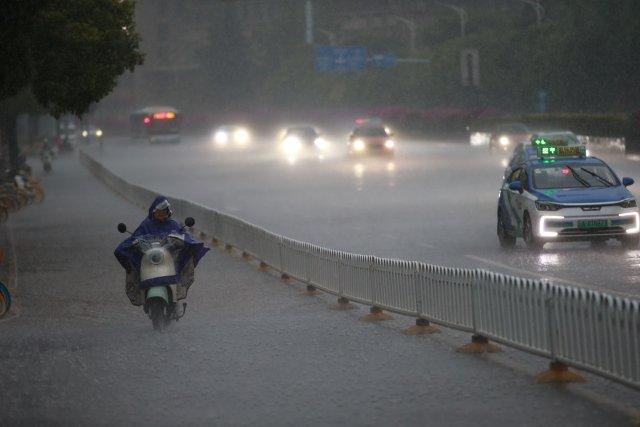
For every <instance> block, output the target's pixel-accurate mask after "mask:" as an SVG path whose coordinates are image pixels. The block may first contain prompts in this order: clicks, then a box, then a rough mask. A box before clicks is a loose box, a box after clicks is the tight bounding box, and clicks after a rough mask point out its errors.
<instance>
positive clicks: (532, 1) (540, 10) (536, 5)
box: [520, 0, 544, 25]
mask: <svg viewBox="0 0 640 427" xmlns="http://www.w3.org/2000/svg"><path fill="white" fill-rule="evenodd" d="M520 1H521V2H522V3H526V4H528V5H530V6H531V7H533V9H534V10H535V11H536V19H537V22H538V25H540V23H541V22H542V18H543V17H544V7H543V6H542V5H541V4H540V1H539V0H520Z"/></svg>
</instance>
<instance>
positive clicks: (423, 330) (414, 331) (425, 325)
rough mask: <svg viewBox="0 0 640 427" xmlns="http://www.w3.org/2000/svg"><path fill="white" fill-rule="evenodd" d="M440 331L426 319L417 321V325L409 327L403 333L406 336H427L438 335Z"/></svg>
mask: <svg viewBox="0 0 640 427" xmlns="http://www.w3.org/2000/svg"><path fill="white" fill-rule="evenodd" d="M440 332H441V331H440V329H438V328H437V327H435V326H433V325H432V324H431V322H429V321H428V320H426V319H420V318H419V319H416V324H415V325H413V326H409V327H408V328H407V329H405V330H404V331H402V333H403V334H406V335H426V334H437V333H440Z"/></svg>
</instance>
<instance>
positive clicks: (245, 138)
mask: <svg viewBox="0 0 640 427" xmlns="http://www.w3.org/2000/svg"><path fill="white" fill-rule="evenodd" d="M233 139H235V140H236V142H238V143H240V144H245V143H247V142H249V131H248V130H246V129H237V130H236V131H235V132H234V133H233Z"/></svg>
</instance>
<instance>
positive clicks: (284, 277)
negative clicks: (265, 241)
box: [278, 239, 291, 283]
mask: <svg viewBox="0 0 640 427" xmlns="http://www.w3.org/2000/svg"><path fill="white" fill-rule="evenodd" d="M283 246H284V243H283V242H282V239H280V240H279V241H278V249H279V256H280V273H281V275H280V279H282V281H283V282H285V283H289V281H290V280H291V276H289V275H288V274H287V273H285V272H284V264H283V253H282V252H283V251H284V248H283Z"/></svg>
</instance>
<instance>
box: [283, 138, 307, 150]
mask: <svg viewBox="0 0 640 427" xmlns="http://www.w3.org/2000/svg"><path fill="white" fill-rule="evenodd" d="M301 145H302V142H301V141H300V138H298V137H295V136H288V137H286V138H285V139H284V141H282V148H283V149H284V151H286V152H287V153H295V152H297V151H298V150H300V147H301Z"/></svg>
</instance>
